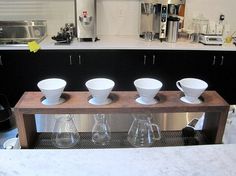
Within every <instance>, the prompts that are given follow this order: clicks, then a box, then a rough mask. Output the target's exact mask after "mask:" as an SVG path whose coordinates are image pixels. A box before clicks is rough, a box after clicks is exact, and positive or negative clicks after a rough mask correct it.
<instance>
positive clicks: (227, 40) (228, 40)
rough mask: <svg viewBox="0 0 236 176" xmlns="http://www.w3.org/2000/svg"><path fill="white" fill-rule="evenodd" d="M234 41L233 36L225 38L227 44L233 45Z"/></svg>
mask: <svg viewBox="0 0 236 176" xmlns="http://www.w3.org/2000/svg"><path fill="white" fill-rule="evenodd" d="M232 39H233V38H232V37H231V36H228V37H226V38H225V42H226V43H231V42H232Z"/></svg>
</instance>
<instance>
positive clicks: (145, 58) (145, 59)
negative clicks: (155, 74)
mask: <svg viewBox="0 0 236 176" xmlns="http://www.w3.org/2000/svg"><path fill="white" fill-rule="evenodd" d="M146 62H147V56H146V55H144V56H143V65H146Z"/></svg>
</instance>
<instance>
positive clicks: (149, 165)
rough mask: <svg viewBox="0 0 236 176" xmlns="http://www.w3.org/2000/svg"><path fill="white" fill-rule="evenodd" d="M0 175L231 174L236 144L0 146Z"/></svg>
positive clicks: (181, 175)
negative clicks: (143, 146)
mask: <svg viewBox="0 0 236 176" xmlns="http://www.w3.org/2000/svg"><path fill="white" fill-rule="evenodd" d="M0 163H1V164H0V175H1V176H13V175H14V176H15V175H18V176H21V175H22V176H28V175H30V176H36V175H43V176H47V175H50V176H52V175H57V176H67V175H68V176H72V175H79V176H92V175H96V176H110V175H111V176H144V175H145V176H183V175H188V176H208V175H209V176H210V175H214V176H235V175H236V168H235V163H236V145H235V144H222V145H202V146H187V147H158V148H130V149H80V150H72V149H71V150H0Z"/></svg>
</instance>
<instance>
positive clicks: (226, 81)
mask: <svg viewBox="0 0 236 176" xmlns="http://www.w3.org/2000/svg"><path fill="white" fill-rule="evenodd" d="M215 57H216V60H217V65H216V66H215V68H216V69H217V74H216V75H215V77H214V78H215V84H216V90H217V91H218V93H219V94H220V95H222V97H223V98H224V99H225V100H226V101H227V102H228V103H230V104H235V103H236V94H235V90H236V85H235V81H236V69H235V67H236V59H235V58H236V52H233V51H232V52H218V54H217V55H216V56H215Z"/></svg>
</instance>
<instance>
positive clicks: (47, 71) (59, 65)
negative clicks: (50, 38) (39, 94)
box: [31, 50, 82, 90]
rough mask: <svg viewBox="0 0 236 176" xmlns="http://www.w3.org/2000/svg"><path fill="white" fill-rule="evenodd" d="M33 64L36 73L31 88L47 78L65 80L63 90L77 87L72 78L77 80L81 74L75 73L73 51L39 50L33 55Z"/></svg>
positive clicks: (34, 87) (35, 87)
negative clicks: (65, 83)
mask: <svg viewBox="0 0 236 176" xmlns="http://www.w3.org/2000/svg"><path fill="white" fill-rule="evenodd" d="M34 65H35V67H34V69H35V71H36V73H37V74H36V75H35V78H34V83H33V85H34V86H33V87H31V89H37V82H38V81H40V80H42V79H48V78H61V79H64V80H66V81H67V85H66V88H65V90H76V88H78V87H79V85H76V83H77V82H75V81H74V80H75V79H78V80H79V78H80V77H82V75H80V74H77V69H76V58H75V54H74V52H73V51H64V50H47V51H46V50H44V51H39V52H37V54H36V55H35V56H34Z"/></svg>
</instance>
